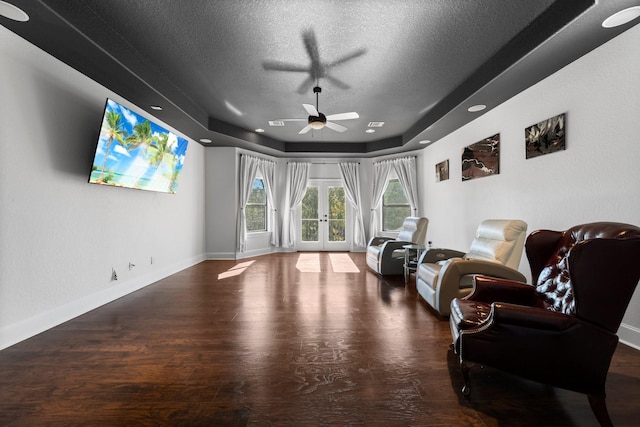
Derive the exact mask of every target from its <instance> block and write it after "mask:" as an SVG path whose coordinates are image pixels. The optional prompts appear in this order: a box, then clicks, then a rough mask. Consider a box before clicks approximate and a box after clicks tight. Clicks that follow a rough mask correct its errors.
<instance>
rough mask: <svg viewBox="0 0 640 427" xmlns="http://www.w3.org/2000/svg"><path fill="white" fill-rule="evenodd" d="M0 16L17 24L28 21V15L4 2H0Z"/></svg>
mask: <svg viewBox="0 0 640 427" xmlns="http://www.w3.org/2000/svg"><path fill="white" fill-rule="evenodd" d="M0 16H4V17H5V18H9V19H12V20H14V21H19V22H27V21H28V20H29V15H27V14H26V13H25V11H24V10H22V9H20V8H18V7H16V6H14V5H12V4H10V3H7V2H6V1H0Z"/></svg>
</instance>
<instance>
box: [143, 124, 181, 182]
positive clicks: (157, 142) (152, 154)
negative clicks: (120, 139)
mask: <svg viewBox="0 0 640 427" xmlns="http://www.w3.org/2000/svg"><path fill="white" fill-rule="evenodd" d="M153 142H154V143H153V144H152V145H149V146H148V147H147V155H148V158H147V159H148V162H149V164H150V165H151V166H154V167H155V170H156V171H157V170H158V169H159V168H160V165H161V164H162V163H164V164H166V165H167V166H168V167H169V168H170V171H171V174H170V176H171V178H172V181H173V180H174V179H173V176H174V175H176V174H175V172H176V167H177V165H178V162H177V159H176V156H175V155H174V154H173V153H172V146H171V143H170V142H169V134H168V133H161V134H160V135H156V136H154V138H153ZM172 186H173V185H172Z"/></svg>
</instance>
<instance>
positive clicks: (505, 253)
mask: <svg viewBox="0 0 640 427" xmlns="http://www.w3.org/2000/svg"><path fill="white" fill-rule="evenodd" d="M526 233H527V223H526V222H524V221H522V220H519V219H488V220H485V221H482V223H480V225H479V226H478V229H477V230H476V238H475V239H473V242H471V247H470V248H469V252H467V254H466V255H465V257H466V258H470V259H483V260H487V261H496V262H499V263H501V264H504V265H506V266H507V267H510V268H513V269H516V270H517V269H518V266H519V264H520V258H521V257H522V251H523V249H524V240H525V238H526Z"/></svg>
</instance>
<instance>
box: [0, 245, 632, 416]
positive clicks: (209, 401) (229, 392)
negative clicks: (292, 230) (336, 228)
mask: <svg viewBox="0 0 640 427" xmlns="http://www.w3.org/2000/svg"><path fill="white" fill-rule="evenodd" d="M300 255H301V254H291V253H289V254H274V255H267V256H262V257H258V258H252V259H249V260H241V261H207V262H203V263H201V264H198V265H196V266H194V267H192V268H189V269H186V270H184V271H182V272H180V273H177V274H175V275H172V276H170V277H168V278H166V279H164V280H161V281H159V282H157V283H155V284H153V285H150V286H148V287H146V288H145V289H142V290H140V291H138V292H135V293H133V294H131V295H129V296H127V297H125V298H121V299H119V300H117V301H114V302H113V303H110V304H108V305H106V306H104V307H101V308H99V309H97V310H94V311H92V312H90V313H87V314H85V315H83V316H80V317H78V318H76V319H74V320H72V321H69V322H67V323H65V324H62V325H60V326H58V327H56V328H53V329H50V330H49V331H47V332H45V333H42V334H40V335H38V336H36V337H33V338H31V339H28V340H26V341H23V342H21V343H19V344H17V345H15V346H13V347H10V348H8V349H5V350H3V351H1V352H0V425H1V426H58V425H60V426H385V427H390V426H449V427H451V426H581V427H584V426H597V422H596V420H595V418H594V416H593V415H592V413H591V410H590V408H589V404H588V402H587V399H586V397H585V396H583V395H580V394H576V393H572V392H568V391H564V390H560V389H555V388H552V387H548V386H544V385H540V384H537V383H532V382H528V381H524V380H521V379H518V378H515V377H512V376H509V375H507V374H504V373H501V372H500V371H497V370H494V369H490V368H482V367H476V368H475V369H473V370H472V371H471V381H472V394H471V396H470V399H465V398H464V397H463V396H462V394H461V393H460V387H461V386H462V379H461V375H460V373H459V371H458V365H457V361H456V359H455V357H453V355H452V354H451V352H450V350H449V344H450V340H451V336H450V332H449V326H448V323H447V322H446V321H443V320H439V319H438V318H437V317H436V316H434V314H433V313H432V312H431V311H430V310H428V309H427V308H426V306H425V304H424V303H423V302H422V301H421V300H420V299H419V298H418V296H417V293H416V290H415V281H414V277H413V276H412V277H411V279H410V282H409V284H408V285H407V286H404V285H403V279H402V277H401V276H397V277H390V278H382V277H379V276H377V275H376V274H374V273H373V272H371V271H370V270H369V269H368V268H367V267H366V265H365V261H364V254H362V253H339V254H330V253H324V252H323V253H306V254H304V255H305V258H304V262H301V263H300V264H297V263H298V260H299V257H300ZM585 357H588V355H585ZM556 368H557V369H561V367H550V369H556ZM607 393H608V399H607V401H608V405H609V411H610V413H611V418H612V419H613V422H614V424H615V425H616V426H638V425H640V409H639V407H638V402H640V351H637V350H634V349H632V348H630V347H627V346H625V345H622V344H620V345H619V347H618V350H617V352H616V354H615V357H614V360H613V362H612V366H611V369H610V373H609V377H608V382H607Z"/></svg>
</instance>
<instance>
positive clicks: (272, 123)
mask: <svg viewBox="0 0 640 427" xmlns="http://www.w3.org/2000/svg"><path fill="white" fill-rule="evenodd" d="M269 126H284V122H283V121H282V120H269Z"/></svg>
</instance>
